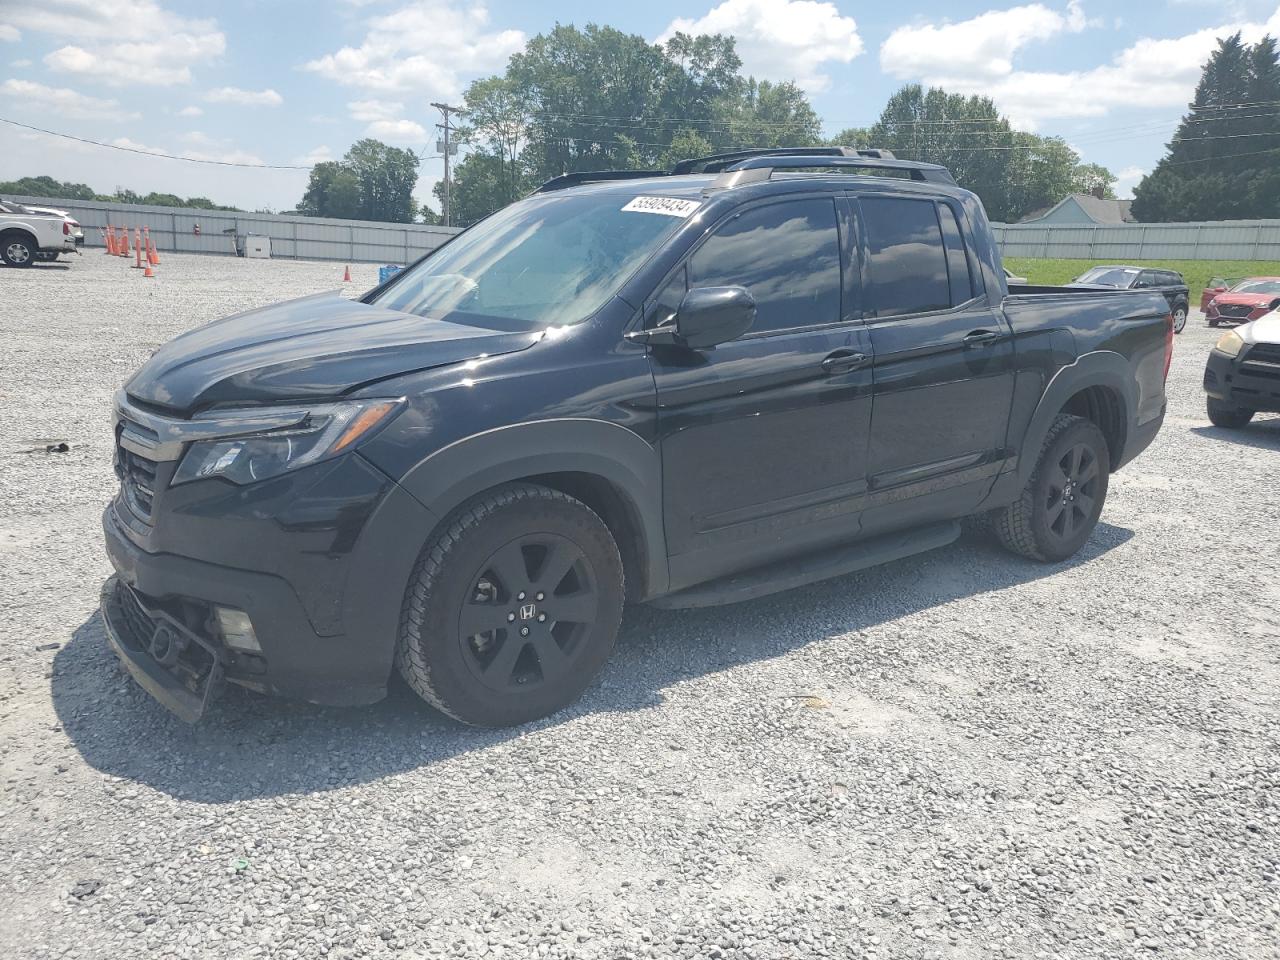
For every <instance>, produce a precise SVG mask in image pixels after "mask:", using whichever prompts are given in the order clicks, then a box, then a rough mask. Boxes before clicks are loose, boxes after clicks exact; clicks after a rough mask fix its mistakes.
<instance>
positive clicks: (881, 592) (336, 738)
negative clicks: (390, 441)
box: [51, 523, 1133, 804]
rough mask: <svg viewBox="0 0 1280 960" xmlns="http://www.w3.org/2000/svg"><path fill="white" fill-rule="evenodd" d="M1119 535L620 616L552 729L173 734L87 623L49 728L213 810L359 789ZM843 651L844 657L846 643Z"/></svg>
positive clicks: (373, 710) (295, 712)
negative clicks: (583, 687) (1066, 547)
mask: <svg viewBox="0 0 1280 960" xmlns="http://www.w3.org/2000/svg"><path fill="white" fill-rule="evenodd" d="M1132 537H1133V532H1132V531H1131V530H1127V529H1124V528H1121V527H1115V526H1111V525H1109V524H1106V523H1100V524H1099V525H1098V527H1097V530H1096V531H1095V532H1094V535H1093V537H1092V538H1091V539H1090V540H1089V542H1088V543H1087V544H1086V545H1085V547H1084V549H1083V550H1082V551H1081V552H1080V553H1079V554H1078V555H1077V556H1076V557H1074V558H1072V559H1071V560H1069V561H1067V562H1065V563H1060V564H1050V565H1040V564H1036V563H1032V562H1030V561H1026V560H1022V559H1020V558H1017V557H1014V556H1012V555H1010V554H1008V553H1006V552H1005V551H1004V550H1002V549H1001V548H1000V547H999V545H998V544H997V543H996V542H995V540H994V537H993V535H992V534H991V532H990V531H989V530H987V529H985V528H982V527H977V526H975V527H970V528H967V529H966V530H965V533H964V535H963V536H962V537H961V538H960V539H959V540H958V541H957V542H956V543H955V544H953V545H951V546H949V547H945V548H943V549H940V550H935V551H933V552H932V553H927V554H923V555H920V556H917V557H913V558H910V559H906V560H900V561H897V562H895V563H892V564H888V565H886V566H883V567H879V568H875V569H872V570H867V571H863V572H861V573H857V574H852V575H849V576H845V577H841V578H838V579H835V580H829V581H826V582H823V583H819V584H815V585H813V586H810V587H803V588H799V589H797V590H793V591H790V592H788V593H783V594H778V595H775V596H773V597H766V598H763V599H760V600H753V601H749V602H746V603H742V604H738V605H735V606H729V607H720V608H715V609H708V610H690V611H668V610H658V609H654V608H651V607H630V608H628V610H627V614H626V616H625V618H624V620H623V624H622V631H621V633H620V635H619V638H618V648H617V650H616V651H615V654H614V657H613V659H612V660H611V662H610V663H609V664H608V665H607V666H606V668H605V671H604V673H603V675H602V677H601V678H600V680H599V681H598V682H597V683H596V685H595V686H594V687H593V688H592V689H591V690H589V691H588V692H587V694H586V696H585V697H583V699H582V700H581V701H580V702H579V703H577V704H576V705H574V706H573V707H570V708H569V709H567V710H565V711H562V712H561V713H559V714H557V715H556V716H553V717H550V718H548V719H546V720H542V721H539V722H537V723H534V724H530V725H528V726H525V727H522V728H518V729H516V730H477V729H473V728H470V727H464V726H462V725H461V724H458V723H455V722H454V721H452V720H450V719H449V718H447V717H444V716H442V715H441V714H439V713H437V712H436V711H434V710H432V709H431V708H430V707H428V706H426V705H425V704H424V703H423V702H421V701H420V700H418V699H417V698H416V697H415V696H414V694H413V693H412V692H411V691H410V690H409V689H408V688H407V687H406V686H405V685H404V684H403V683H402V682H400V681H399V678H398V677H397V678H395V679H394V681H393V683H392V684H391V691H390V694H389V695H388V697H387V698H386V699H385V700H383V701H382V702H381V703H378V704H375V705H373V706H371V707H363V708H353V709H336V708H326V707H317V706H312V705H310V704H306V703H298V702H293V701H288V700H283V699H279V698H272V697H264V696H259V695H256V694H252V693H249V692H247V691H244V690H241V689H239V688H236V687H227V688H225V689H224V691H223V692H222V695H221V696H220V697H219V698H218V699H217V700H215V702H214V703H213V704H212V705H211V706H210V709H209V712H208V713H207V714H206V716H205V719H204V721H203V722H202V723H201V724H199V725H197V726H194V727H191V726H187V725H186V724H184V723H182V722H181V721H179V720H177V719H175V718H174V717H172V716H170V715H169V714H168V713H167V712H166V711H165V710H164V709H163V708H162V707H160V706H159V705H158V704H156V703H155V702H154V701H153V700H151V698H150V697H148V696H147V695H146V694H144V693H143V692H142V691H141V689H139V688H138V687H137V686H136V685H135V684H134V683H133V682H132V680H131V679H130V678H129V677H128V675H127V674H126V673H125V672H124V670H123V668H122V667H120V665H119V664H118V663H117V661H116V659H115V657H114V655H113V654H112V653H111V652H110V651H109V650H108V648H107V646H106V640H105V638H104V635H103V629H102V622H101V620H100V618H99V616H98V615H97V614H96V613H95V614H94V615H93V616H92V617H90V618H89V619H88V620H86V621H85V622H84V623H83V624H81V625H80V627H79V628H77V629H76V631H75V634H74V635H73V636H72V638H71V640H70V642H69V643H67V644H66V646H64V647H63V648H62V649H61V650H60V651H59V652H58V654H57V656H56V658H55V660H54V663H53V673H52V680H51V684H52V693H53V704H54V708H55V710H56V712H57V715H58V719H59V720H60V722H61V725H62V729H63V730H64V731H65V733H66V735H67V736H68V737H69V738H70V740H71V743H72V744H73V745H74V746H75V748H76V749H77V750H78V751H79V752H80V754H81V756H83V757H84V759H85V761H86V762H87V763H89V764H90V765H91V766H92V767H94V768H96V769H98V770H100V771H102V772H103V773H107V774H110V775H112V776H116V777H122V778H125V779H127V780H131V781H137V782H139V783H144V784H146V785H148V786H150V787H153V788H154V789H156V790H160V791H162V792H163V793H166V794H168V795H170V796H172V797H175V798H178V799H183V800H192V801H196V802H201V803H211V804H218V803H228V802H233V801H241V800H247V799H253V798H262V797H276V796H281V795H285V794H298V793H302V794H308V793H315V792H320V791H326V790H334V789H339V788H341V787H344V786H349V785H352V784H361V783H367V782H370V781H376V780H379V779H382V778H384V777H388V776H392V775H395V774H398V773H403V772H406V771H410V770H416V769H419V768H422V767H428V766H430V765H432V764H434V763H436V762H439V761H442V760H447V759H449V758H451V757H454V756H457V755H459V754H463V753H468V752H472V751H483V750H485V749H487V748H489V747H491V746H494V745H496V744H499V743H502V742H505V741H507V740H510V739H513V738H515V737H522V736H525V737H527V736H533V737H536V736H537V734H538V732H539V731H540V730H542V729H544V728H548V727H554V726H557V725H559V724H561V723H565V722H568V721H572V720H574V719H576V718H579V717H583V716H585V715H589V714H595V713H601V712H613V711H632V710H640V709H645V708H649V707H653V706H655V705H659V704H661V703H662V702H663V700H664V697H663V691H664V690H665V689H666V688H668V687H669V686H671V685H673V684H677V683H680V682H681V681H684V680H688V679H690V678H692V677H698V676H703V675H707V674H713V673H717V672H719V671H721V670H726V669H729V668H732V667H735V666H739V665H741V664H746V663H752V662H755V661H762V660H768V659H772V658H774V657H780V656H784V655H786V654H787V653H789V652H791V651H793V650H797V649H799V648H802V647H804V646H806V645H807V644H809V643H812V642H815V641H819V640H822V639H826V638H828V637H832V636H839V635H843V634H848V633H856V632H857V631H860V630H864V629H867V628H870V627H874V626H876V625H878V624H881V623H885V622H889V621H892V620H895V619H897V618H899V617H904V616H907V615H910V614H912V613H916V612H918V611H920V610H923V609H926V608H929V607H934V606H938V605H940V604H943V603H947V602H949V601H952V600H958V599H962V598H965V597H971V596H975V595H978V594H982V593H988V592H993V591H999V590H1003V589H1005V588H1008V587H1014V586H1017V585H1019V584H1024V583H1029V582H1031V581H1034V580H1038V579H1041V578H1043V577H1050V576H1053V575H1054V574H1056V573H1059V572H1061V571H1063V570H1066V569H1069V568H1071V567H1075V566H1078V565H1081V564H1087V563H1091V562H1093V561H1095V560H1097V559H1098V558H1099V557H1101V556H1102V555H1104V554H1106V553H1108V552H1109V551H1111V550H1113V549H1115V548H1116V547H1118V546H1120V545H1122V544H1124V543H1125V542H1127V541H1128V540H1129V539H1131V538H1132ZM849 642H851V643H856V642H857V638H856V637H855V638H853V639H851V640H850V641H849ZM535 742H536V741H535Z"/></svg>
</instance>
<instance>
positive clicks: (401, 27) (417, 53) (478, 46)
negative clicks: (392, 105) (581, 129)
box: [303, 0, 525, 99]
mask: <svg viewBox="0 0 1280 960" xmlns="http://www.w3.org/2000/svg"><path fill="white" fill-rule="evenodd" d="M524 41H525V35H524V33H523V32H521V31H519V30H497V31H494V30H490V29H489V11H488V8H487V7H485V6H484V4H483V3H475V4H473V5H471V6H468V7H460V6H458V5H455V4H454V3H453V2H450V0H413V2H411V3H409V4H407V5H405V6H403V7H401V8H400V9H398V10H394V11H392V12H391V13H387V14H382V15H379V16H375V17H373V18H371V19H370V20H369V29H368V32H367V33H366V34H365V37H364V40H363V42H362V43H361V44H360V46H358V47H349V46H348V47H342V48H341V49H340V50H337V51H335V52H333V53H328V54H325V55H324V56H323V57H320V58H318V59H316V60H312V61H310V62H308V63H306V64H304V65H303V69H304V70H309V71H311V72H313V73H318V74H320V75H321V76H323V77H327V78H328V79H330V80H335V81H337V82H338V83H341V84H343V85H345V86H351V87H360V88H364V89H367V90H378V91H384V92H413V93H414V95H415V96H421V97H422V98H423V99H429V98H430V97H434V96H444V97H456V96H458V95H459V94H461V92H462V82H461V78H462V77H463V76H465V75H468V74H474V73H478V72H481V71H485V70H493V69H498V68H501V67H502V66H503V65H504V64H505V63H506V61H507V58H508V57H510V56H511V54H513V53H515V52H516V51H518V50H520V49H521V48H522V47H523V46H524ZM423 51H426V52H423Z"/></svg>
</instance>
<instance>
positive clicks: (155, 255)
mask: <svg viewBox="0 0 1280 960" xmlns="http://www.w3.org/2000/svg"><path fill="white" fill-rule="evenodd" d="M147 259H148V260H150V261H151V265H152V266H153V267H158V266H160V249H159V248H158V247H157V246H156V242H155V241H154V240H152V241H151V246H150V247H149V248H148V249H147Z"/></svg>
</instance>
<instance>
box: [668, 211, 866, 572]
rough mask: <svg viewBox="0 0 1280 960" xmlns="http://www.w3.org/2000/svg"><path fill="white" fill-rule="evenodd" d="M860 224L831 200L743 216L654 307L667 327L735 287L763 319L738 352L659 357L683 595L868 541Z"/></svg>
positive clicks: (676, 566)
mask: <svg viewBox="0 0 1280 960" xmlns="http://www.w3.org/2000/svg"><path fill="white" fill-rule="evenodd" d="M849 216H850V215H849V210H848V208H847V206H845V205H844V204H843V203H842V202H838V199H837V198H833V197H832V196H831V195H829V194H827V195H821V196H806V197H799V198H788V199H782V200H774V201H766V202H762V203H759V204H755V205H751V206H747V207H744V208H743V209H741V210H739V211H738V212H736V213H734V214H733V215H731V216H730V217H729V218H728V219H727V220H724V221H722V222H720V223H719V224H718V225H717V226H716V227H715V228H714V229H713V230H712V231H711V233H710V234H709V236H708V237H706V238H705V239H704V240H703V241H702V242H701V244H700V245H699V246H697V247H696V248H695V249H694V250H693V251H692V252H691V253H690V255H689V256H688V258H687V259H686V261H685V263H684V264H683V265H682V266H681V267H680V268H679V269H678V270H677V271H676V273H675V274H674V275H673V276H671V277H670V278H669V280H668V281H667V282H666V283H664V284H663V286H662V287H661V288H660V289H659V290H658V291H657V292H656V294H655V296H654V297H653V298H652V300H651V302H650V303H649V305H648V306H647V308H646V311H647V312H646V324H647V325H648V326H656V325H660V324H662V323H664V322H666V321H668V320H669V319H670V318H671V317H672V316H673V314H674V312H675V309H676V307H678V306H679V303H680V299H681V298H682V297H683V296H684V294H685V291H686V290H687V289H691V288H694V287H706V286H723V285H741V286H744V287H746V288H747V289H748V290H749V291H751V293H752V295H753V296H754V297H755V300H756V306H757V316H756V323H755V326H754V328H753V329H752V330H751V331H749V332H748V333H747V334H745V335H744V336H742V337H741V338H739V339H738V340H735V341H733V342H731V343H725V344H721V345H719V346H717V347H716V348H714V349H713V350H704V351H692V350H687V349H682V348H673V347H654V348H652V353H651V355H652V367H653V371H654V377H655V379H656V382H657V391H658V404H659V431H660V434H661V444H662V469H663V502H664V511H665V524H666V535H667V545H668V551H669V553H670V555H671V557H670V569H671V577H672V586H673V587H675V588H679V587H680V586H684V585H688V584H691V583H697V582H702V581H705V580H709V579H713V578H715V577H717V576H720V575H722V574H725V573H728V572H731V571H734V570H740V569H745V568H748V567H750V566H754V565H757V564H760V563H763V562H765V561H768V560H771V559H774V558H776V557H778V556H782V555H785V554H787V553H791V552H794V551H795V550H797V549H800V548H803V547H805V546H809V545H815V544H818V543H822V542H828V541H834V540H840V539H847V538H849V537H851V536H854V535H855V534H856V533H857V531H858V513H859V511H860V509H861V505H862V504H861V497H862V495H863V494H864V493H865V490H866V447H867V440H868V433H869V428H870V420H871V363H870V359H871V357H870V354H871V347H870V343H869V341H868V338H867V334H866V330H865V329H864V328H863V326H862V324H861V323H860V322H859V321H858V320H857V319H856V318H857V310H858V305H857V303H856V302H855V300H856V289H857V287H856V268H855V266H854V263H853V260H852V255H851V249H850V245H849V243H848V237H849V233H850V227H849ZM850 280H852V281H853V282H852V283H850V282H849V281H850Z"/></svg>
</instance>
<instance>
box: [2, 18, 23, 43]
mask: <svg viewBox="0 0 1280 960" xmlns="http://www.w3.org/2000/svg"><path fill="white" fill-rule="evenodd" d="M21 39H22V32H21V31H20V30H19V29H18V28H17V27H15V26H12V25H10V24H7V23H0V40H8V41H9V42H10V43H17V42H18V41H19V40H21Z"/></svg>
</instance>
